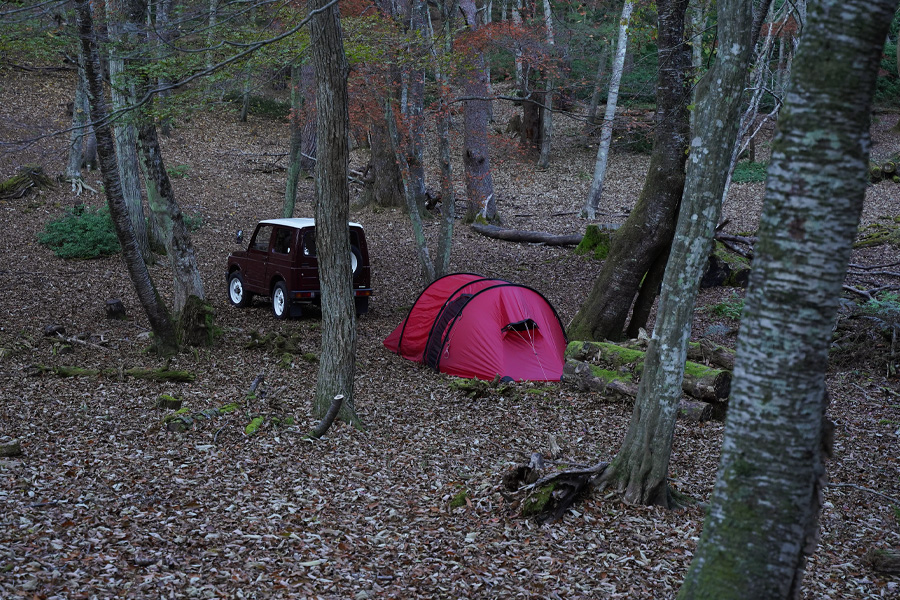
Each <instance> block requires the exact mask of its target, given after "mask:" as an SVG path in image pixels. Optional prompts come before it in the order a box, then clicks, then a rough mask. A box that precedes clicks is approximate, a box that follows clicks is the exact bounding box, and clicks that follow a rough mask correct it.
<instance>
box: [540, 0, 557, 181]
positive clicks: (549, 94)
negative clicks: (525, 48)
mask: <svg viewBox="0 0 900 600" xmlns="http://www.w3.org/2000/svg"><path fill="white" fill-rule="evenodd" d="M544 25H545V26H546V28H547V45H548V46H550V47H551V48H552V47H553V46H554V39H553V11H552V9H551V7H550V0H544ZM544 80H545V81H544V106H543V107H542V108H541V155H540V157H539V158H538V167H539V168H541V169H546V168H547V167H549V166H550V142H551V139H552V137H553V76H552V74H551V73H549V72H548V71H547V70H545V72H544Z"/></svg>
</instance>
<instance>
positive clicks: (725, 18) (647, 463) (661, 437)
mask: <svg viewBox="0 0 900 600" xmlns="http://www.w3.org/2000/svg"><path fill="white" fill-rule="evenodd" d="M718 7H719V17H718V30H719V46H718V49H719V53H718V56H717V58H716V62H715V64H714V65H713V68H712V69H711V70H710V71H709V72H708V73H707V75H706V78H705V79H704V82H705V89H704V91H703V92H702V94H701V101H700V104H699V108H698V114H697V131H696V132H695V133H694V134H693V135H694V138H693V140H692V141H691V154H690V157H689V160H688V173H687V180H686V183H685V191H684V197H683V198H682V205H681V208H680V210H679V214H678V225H677V230H676V235H675V240H674V242H673V245H672V250H671V252H670V253H669V260H668V265H667V267H666V272H665V276H664V277H663V285H662V290H663V292H662V297H661V299H660V303H659V308H658V310H657V319H656V325H655V327H654V330H653V335H652V337H651V340H650V344H649V347H648V349H647V356H646V359H645V361H644V375H643V377H642V378H641V383H640V386H639V390H638V397H637V400H636V401H635V405H634V412H633V413H632V416H631V422H630V424H629V427H628V432H627V433H626V435H625V440H624V442H623V443H622V447H621V448H620V450H619V453H618V454H617V456H616V458H615V460H614V461H613V463H612V465H611V466H610V469H609V470H608V471H607V473H605V474H604V476H605V478H606V479H607V480H612V481H615V485H616V487H617V488H618V489H619V490H620V491H622V492H623V493H624V497H625V500H626V501H627V502H633V503H639V504H659V505H662V506H670V505H671V504H672V502H673V498H672V495H671V492H670V491H669V486H668V483H667V476H668V471H669V457H670V455H671V452H672V436H673V434H674V431H675V418H676V416H677V410H678V401H679V399H680V398H681V384H682V379H683V373H684V363H685V356H686V352H687V346H688V340H689V339H690V335H691V316H692V313H693V308H694V300H695V299H696V296H697V289H698V286H699V282H700V276H701V275H702V273H703V267H704V266H705V265H706V260H707V256H708V255H709V248H710V241H711V239H712V235H713V233H714V229H715V226H716V223H717V222H718V218H719V214H720V211H721V206H720V204H719V200H720V199H721V193H722V187H723V186H724V179H725V172H726V169H727V168H728V162H729V161H730V159H731V149H732V147H733V146H734V141H735V136H736V134H737V127H738V116H739V112H740V99H741V94H742V92H743V87H744V81H745V79H746V74H747V65H748V64H749V59H750V54H751V50H752V46H751V45H750V43H751V40H752V22H753V18H752V17H753V7H752V5H751V4H750V3H749V2H746V1H744V0H723V1H721V2H720V3H719V5H718Z"/></svg>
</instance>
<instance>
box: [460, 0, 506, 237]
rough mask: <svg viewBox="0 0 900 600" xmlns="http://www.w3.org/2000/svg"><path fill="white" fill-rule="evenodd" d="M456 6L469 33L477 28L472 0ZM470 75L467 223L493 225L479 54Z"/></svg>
mask: <svg viewBox="0 0 900 600" xmlns="http://www.w3.org/2000/svg"><path fill="white" fill-rule="evenodd" d="M459 7H460V9H461V10H462V12H463V14H464V15H465V17H466V23H467V24H468V26H469V29H470V30H471V31H473V32H474V31H477V30H478V27H479V21H478V11H477V8H476V6H475V0H460V1H459ZM470 59H471V72H470V73H469V74H468V75H467V77H466V80H465V83H464V86H463V87H464V90H465V95H466V96H467V97H468V98H471V99H470V100H466V101H464V102H463V138H464V142H463V143H464V146H465V150H464V155H463V166H464V167H465V171H466V221H468V222H472V221H474V220H475V219H476V218H477V217H478V216H479V215H480V216H481V218H482V219H484V220H486V221H488V222H493V221H496V220H497V219H498V218H499V217H498V215H497V201H496V198H494V179H493V176H492V175H491V157H490V145H489V144H488V138H487V132H488V101H487V100H481V99H476V98H487V95H488V88H487V76H486V75H485V58H484V54H483V53H482V52H480V51H477V50H474V51H472V53H471V55H470Z"/></svg>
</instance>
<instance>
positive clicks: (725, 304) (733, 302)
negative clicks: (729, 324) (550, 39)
mask: <svg viewBox="0 0 900 600" xmlns="http://www.w3.org/2000/svg"><path fill="white" fill-rule="evenodd" d="M710 308H711V309H712V311H713V313H715V314H717V315H719V316H720V317H725V318H726V319H731V320H733V321H739V320H740V319H741V313H742V312H743V310H744V299H743V298H741V297H740V296H738V295H737V294H736V293H735V292H732V293H731V298H729V299H728V300H723V301H722V302H719V303H718V304H713V305H712V306H711V307H710Z"/></svg>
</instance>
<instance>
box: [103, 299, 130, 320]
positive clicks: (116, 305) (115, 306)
mask: <svg viewBox="0 0 900 600" xmlns="http://www.w3.org/2000/svg"><path fill="white" fill-rule="evenodd" d="M106 318H107V319H119V320H122V319H124V318H125V305H124V304H122V301H121V300H119V299H118V298H110V299H109V300H107V301H106Z"/></svg>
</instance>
